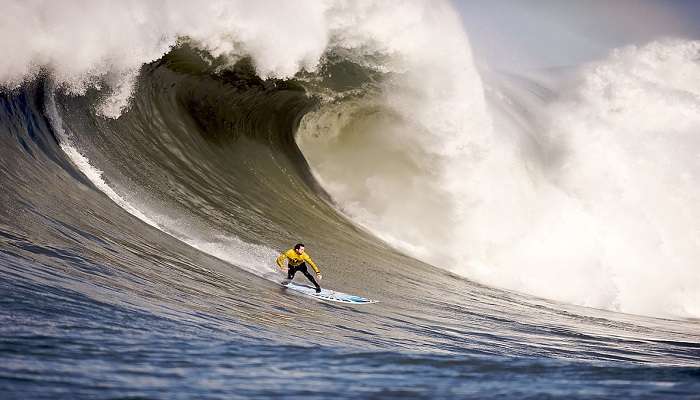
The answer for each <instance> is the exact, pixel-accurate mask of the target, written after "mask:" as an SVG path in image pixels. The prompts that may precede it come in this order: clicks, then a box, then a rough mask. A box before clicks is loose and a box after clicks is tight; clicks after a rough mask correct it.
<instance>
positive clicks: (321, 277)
mask: <svg viewBox="0 0 700 400" xmlns="http://www.w3.org/2000/svg"><path fill="white" fill-rule="evenodd" d="M316 278H318V280H319V281H320V280H321V279H323V276H322V275H321V273H320V272H317V273H316Z"/></svg>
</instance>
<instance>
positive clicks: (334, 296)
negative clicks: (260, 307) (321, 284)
mask: <svg viewBox="0 0 700 400" xmlns="http://www.w3.org/2000/svg"><path fill="white" fill-rule="evenodd" d="M281 285H282V286H284V287H286V288H287V289H289V290H294V291H295V292H299V293H303V294H305V295H307V296H311V297H315V298H317V299H320V300H326V301H334V302H336V303H345V304H373V303H376V302H377V301H376V300H371V299H366V298H364V297H361V296H355V295H353V294H347V293H341V292H336V291H335V290H328V289H323V288H321V293H316V289H314V288H313V287H311V286H306V285H298V284H296V283H294V282H290V283H288V284H286V285H285V284H283V283H281Z"/></svg>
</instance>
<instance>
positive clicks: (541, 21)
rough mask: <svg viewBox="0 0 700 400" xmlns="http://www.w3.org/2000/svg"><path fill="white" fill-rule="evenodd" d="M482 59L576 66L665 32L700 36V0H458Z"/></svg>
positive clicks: (496, 64)
mask: <svg viewBox="0 0 700 400" xmlns="http://www.w3.org/2000/svg"><path fill="white" fill-rule="evenodd" d="M453 3H454V4H455V7H456V8H457V10H458V11H459V12H460V14H461V16H462V19H463V21H464V28H465V30H466V31H467V34H468V35H469V38H470V41H471V43H472V47H473V50H474V53H475V58H476V60H477V62H478V63H481V64H487V65H489V66H490V67H493V68H497V69H503V70H521V69H523V68H526V69H527V68H533V69H537V68H543V67H544V68H546V67H560V66H572V65H578V64H581V63H585V62H587V61H592V60H596V59H600V58H603V57H605V55H606V54H607V53H608V52H610V50H611V49H613V48H617V47H622V46H625V45H630V44H645V43H648V42H650V41H652V40H655V39H660V38H664V37H675V38H687V39H700V24H699V23H698V22H697V21H699V20H700V1H693V0H664V1H662V0H656V1H652V0H615V1H603V0H585V1H584V0H576V1H575V0H495V1H475V0H453Z"/></svg>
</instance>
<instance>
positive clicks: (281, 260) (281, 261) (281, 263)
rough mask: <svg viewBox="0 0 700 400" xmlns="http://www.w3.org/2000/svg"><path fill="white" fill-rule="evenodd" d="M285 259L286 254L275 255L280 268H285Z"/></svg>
mask: <svg viewBox="0 0 700 400" xmlns="http://www.w3.org/2000/svg"><path fill="white" fill-rule="evenodd" d="M286 260H287V256H286V255H285V254H284V253H282V254H280V255H279V256H277V260H276V261H277V265H278V266H279V267H280V269H281V270H284V269H285V266H284V262H285V261H286Z"/></svg>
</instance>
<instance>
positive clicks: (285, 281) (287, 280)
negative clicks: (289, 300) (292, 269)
mask: <svg viewBox="0 0 700 400" xmlns="http://www.w3.org/2000/svg"><path fill="white" fill-rule="evenodd" d="M291 281H292V280H291V279H285V280H283V281H282V282H280V283H281V284H282V285H284V286H287V285H289V282H291Z"/></svg>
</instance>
